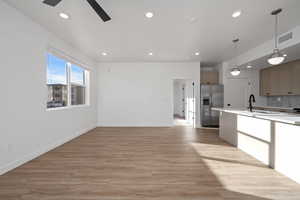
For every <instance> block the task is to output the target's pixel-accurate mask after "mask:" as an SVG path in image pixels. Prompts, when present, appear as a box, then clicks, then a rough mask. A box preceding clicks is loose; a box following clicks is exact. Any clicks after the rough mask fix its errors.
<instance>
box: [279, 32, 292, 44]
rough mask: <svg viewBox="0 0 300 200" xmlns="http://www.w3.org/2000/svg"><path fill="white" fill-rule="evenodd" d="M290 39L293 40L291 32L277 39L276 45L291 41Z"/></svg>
mask: <svg viewBox="0 0 300 200" xmlns="http://www.w3.org/2000/svg"><path fill="white" fill-rule="evenodd" d="M291 39H293V32H290V33H288V34H285V35H283V36H281V37H280V38H279V39H278V43H279V44H281V43H283V42H286V41H288V40H291Z"/></svg>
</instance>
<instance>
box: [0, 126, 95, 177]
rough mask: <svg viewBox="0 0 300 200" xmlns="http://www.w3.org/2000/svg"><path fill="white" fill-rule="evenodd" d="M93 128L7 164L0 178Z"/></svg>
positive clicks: (0, 172) (1, 169) (91, 128)
mask: <svg viewBox="0 0 300 200" xmlns="http://www.w3.org/2000/svg"><path fill="white" fill-rule="evenodd" d="M94 128H96V126H91V127H89V128H86V129H83V130H81V131H79V132H76V133H75V134H74V135H72V136H69V137H66V138H64V139H62V140H60V141H57V142H55V143H52V144H49V145H48V146H46V147H42V148H40V149H38V150H37V151H35V152H33V153H30V154H27V155H25V156H24V157H22V158H20V159H17V160H15V161H13V162H10V163H8V164H7V165H5V166H3V167H0V176H1V175H3V174H5V173H7V172H9V171H11V170H13V169H15V168H17V167H19V166H21V165H23V164H25V163H27V162H29V161H31V160H33V159H35V158H37V157H39V156H41V155H42V154H45V153H47V152H49V151H51V150H53V149H55V148H57V147H59V146H61V145H63V144H65V143H67V142H69V141H71V140H73V139H75V138H77V137H79V136H81V135H83V134H85V133H87V132H89V131H90V130H93V129H94Z"/></svg>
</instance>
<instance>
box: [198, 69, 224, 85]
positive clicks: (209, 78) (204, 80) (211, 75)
mask: <svg viewBox="0 0 300 200" xmlns="http://www.w3.org/2000/svg"><path fill="white" fill-rule="evenodd" d="M200 81H201V84H208V85H209V84H219V73H218V72H217V71H201V78H200Z"/></svg>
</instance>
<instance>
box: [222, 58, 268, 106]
mask: <svg viewBox="0 0 300 200" xmlns="http://www.w3.org/2000/svg"><path fill="white" fill-rule="evenodd" d="M231 68H232V67H231V65H229V64H228V63H226V62H224V63H223V69H222V72H223V78H222V80H223V84H224V107H232V108H243V109H245V108H247V107H248V100H249V96H250V95H251V94H254V96H255V99H256V103H255V105H256V106H266V105H267V99H266V97H262V96H260V95H259V87H260V84H259V70H255V69H243V70H241V74H240V75H239V76H236V77H234V76H232V75H231V74H230V70H231ZM228 104H231V106H228Z"/></svg>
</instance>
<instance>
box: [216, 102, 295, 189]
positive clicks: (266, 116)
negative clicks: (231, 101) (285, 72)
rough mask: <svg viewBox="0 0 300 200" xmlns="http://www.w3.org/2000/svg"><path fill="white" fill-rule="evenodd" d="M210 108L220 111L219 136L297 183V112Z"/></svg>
mask: <svg viewBox="0 0 300 200" xmlns="http://www.w3.org/2000/svg"><path fill="white" fill-rule="evenodd" d="M213 110H215V111H219V112H220V134H219V136H220V138H222V139H223V140H225V141H226V142H228V143H230V144H232V145H233V146H236V147H237V148H239V149H241V150H242V151H244V152H246V153H248V154H249V155H251V156H253V157H255V158H256V159H258V160H260V161H261V162H263V163H264V164H266V165H268V166H269V167H271V168H274V169H275V170H277V171H279V172H281V173H282V174H284V175H286V176H288V177H290V178H291V179H293V180H295V181H296V182H298V183H300V156H299V154H300V145H299V142H300V115H297V114H289V113H280V112H271V111H254V112H249V111H247V110H243V109H226V108H213Z"/></svg>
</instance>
